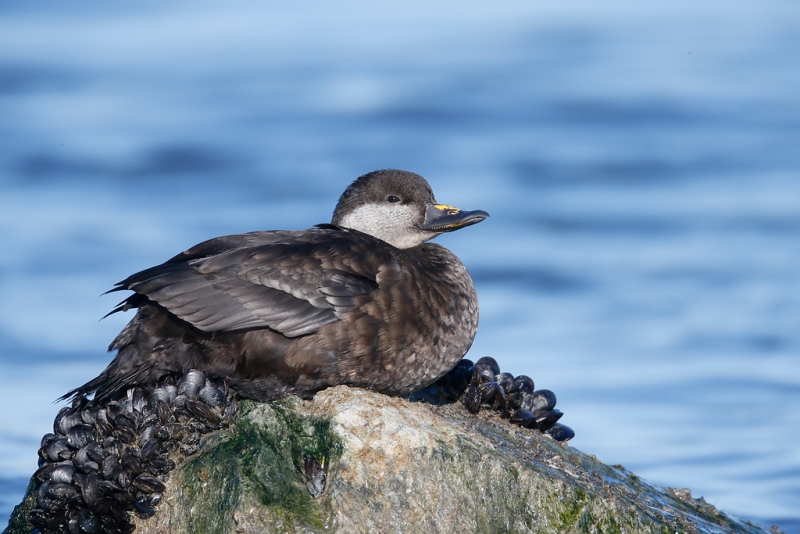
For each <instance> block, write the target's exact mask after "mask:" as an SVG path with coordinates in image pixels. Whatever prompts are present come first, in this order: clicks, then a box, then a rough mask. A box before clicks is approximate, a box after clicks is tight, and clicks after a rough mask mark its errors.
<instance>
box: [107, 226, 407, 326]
mask: <svg viewBox="0 0 800 534" xmlns="http://www.w3.org/2000/svg"><path fill="white" fill-rule="evenodd" d="M376 242H377V243H376ZM380 245H383V247H381V246H380ZM386 247H387V246H386V245H385V243H383V242H379V241H378V240H376V239H375V238H372V237H370V236H366V235H365V234H361V233H360V232H352V231H349V230H343V229H337V228H327V227H326V228H324V229H314V230H308V231H305V232H274V233H273V232H253V233H251V234H241V235H237V236H225V237H220V238H216V239H212V240H209V241H206V242H204V243H201V244H200V245H196V246H195V247H192V248H191V249H189V250H187V251H185V252H183V253H181V254H179V255H177V256H175V257H174V258H173V259H171V260H170V261H168V262H166V263H164V264H162V265H158V266H156V267H152V268H150V269H146V270H144V271H141V272H139V273H137V274H134V275H132V276H130V277H128V278H127V279H125V280H123V281H122V282H120V283H119V284H117V287H116V288H115V289H130V290H133V291H135V292H136V293H137V294H138V295H142V296H144V297H146V298H147V299H149V300H151V301H154V302H157V303H158V304H160V305H161V306H163V307H164V308H166V309H167V310H169V311H170V312H171V313H173V314H174V315H175V316H177V317H179V318H180V319H182V320H184V321H186V322H188V323H190V324H192V325H193V326H195V327H196V328H198V329H200V330H203V331H206V332H223V331H235V330H242V329H250V328H270V329H272V330H275V331H277V332H281V333H282V334H284V335H286V336H288V337H296V336H301V335H306V334H310V333H313V332H315V331H316V330H318V329H319V328H321V327H322V326H324V325H326V324H328V323H331V322H334V321H337V320H339V319H340V318H341V316H342V314H344V313H346V312H347V311H348V310H350V309H352V308H353V307H354V306H355V305H356V300H355V297H356V296H358V295H366V294H369V293H370V292H372V291H373V290H375V289H376V288H377V287H378V282H377V278H378V274H379V272H380V266H381V265H382V264H383V263H385V262H387V261H393V260H392V259H391V258H390V257H388V256H387V254H388V252H387V251H386ZM354 249H358V253H359V255H360V256H361V258H362V259H363V260H364V261H362V262H360V263H357V264H354V263H353V261H352V258H348V257H347V255H348V254H347V253H348V252H352V251H353V250H354ZM136 297H137V295H134V296H133V297H129V299H128V300H127V301H126V302H128V303H130V304H131V305H134V303H135V304H136V305H138V304H140V301H139V300H136ZM139 298H141V297H139ZM119 309H124V307H123V306H121V307H120V308H119Z"/></svg>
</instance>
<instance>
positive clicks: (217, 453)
mask: <svg viewBox="0 0 800 534" xmlns="http://www.w3.org/2000/svg"><path fill="white" fill-rule="evenodd" d="M30 499H31V496H30V495H29V496H28V497H27V501H26V502H28V503H29V502H30ZM24 507H25V502H23V504H22V505H20V511H15V515H14V516H13V517H12V523H11V525H10V526H9V529H8V532H20V531H24V530H20V529H21V528H24V527H23V526H22V525H23V524H24V522H23V521H20V520H21V519H24V514H25V513H26V512H25V510H24V509H23V508H24ZM135 522H136V532H138V533H151V532H152V533H156V532H174V533H182V532H186V533H190V532H237V533H249V532H259V533H260V532H347V533H358V532H371V533H372V532H387V533H388V532H402V533H409V532H426V533H428V532H443V533H444V532H491V533H496V532H659V533H666V532H762V533H763V532H766V531H765V530H763V529H761V528H760V527H758V526H756V525H753V524H750V523H744V522H741V521H738V520H736V519H733V518H730V517H729V516H726V515H725V514H723V513H721V512H718V511H717V510H716V509H714V508H713V507H712V506H710V505H708V504H707V503H705V501H703V500H695V499H692V498H691V496H690V495H688V494H687V492H685V491H674V490H666V489H661V488H657V487H655V486H652V485H650V484H647V483H646V482H644V481H642V480H641V479H639V478H638V477H637V476H635V475H634V474H632V473H630V472H628V471H626V470H624V469H622V468H617V467H611V466H608V465H605V464H603V463H602V462H600V461H598V460H597V459H596V458H595V457H593V456H590V455H586V454H583V453H581V452H580V451H577V450H575V449H573V448H571V447H569V446H568V445H567V444H564V443H558V442H556V441H554V440H552V439H551V438H549V437H547V436H545V435H543V434H541V433H539V432H537V431H533V430H528V429H524V428H521V427H518V426H514V425H511V424H509V423H508V422H507V421H505V420H503V419H501V418H500V417H498V416H497V415H495V414H491V413H489V414H484V413H481V414H479V415H471V414H469V413H467V412H466V410H464V409H463V407H461V406H460V405H458V404H454V405H445V406H433V405H429V404H425V403H421V402H417V403H415V402H410V401H407V400H404V399H399V398H392V397H387V396H385V395H381V394H378V393H373V392H369V391H364V390H358V389H352V388H348V387H345V386H340V387H336V388H331V389H328V390H326V391H323V392H320V393H318V394H317V395H316V397H315V398H314V399H313V400H311V401H301V400H299V399H296V398H292V399H286V400H283V401H280V402H277V403H271V404H260V403H249V402H245V403H243V405H242V412H241V415H240V417H239V420H238V422H237V423H236V424H235V425H233V426H232V427H231V428H229V429H227V430H223V431H219V432H216V433H214V434H212V435H210V436H209V437H208V438H207V439H206V442H205V444H204V445H203V447H202V448H201V452H199V453H198V454H196V455H195V456H193V457H192V458H191V459H189V460H188V461H186V462H185V463H184V464H183V465H181V466H179V467H178V469H176V470H175V471H173V472H172V473H171V474H170V475H169V479H168V483H167V489H166V491H165V492H164V498H163V499H162V501H161V503H160V504H159V505H158V509H157V512H156V514H155V515H154V516H153V517H151V518H149V519H138V518H137V519H136V521H135Z"/></svg>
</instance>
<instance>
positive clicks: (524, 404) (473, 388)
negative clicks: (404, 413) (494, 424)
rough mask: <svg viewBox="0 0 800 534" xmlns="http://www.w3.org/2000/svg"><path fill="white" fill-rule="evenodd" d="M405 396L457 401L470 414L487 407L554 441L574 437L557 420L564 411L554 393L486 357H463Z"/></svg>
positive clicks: (424, 399)
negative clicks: (434, 379) (515, 374)
mask: <svg viewBox="0 0 800 534" xmlns="http://www.w3.org/2000/svg"><path fill="white" fill-rule="evenodd" d="M409 397H410V398H411V400H422V401H427V402H432V403H434V404H447V403H452V402H456V401H457V400H458V401H461V403H462V404H463V405H464V407H466V409H467V410H468V411H469V412H470V413H473V414H476V413H478V412H479V411H480V410H481V409H491V410H494V411H495V412H498V413H499V414H500V416H501V417H504V418H507V419H508V420H509V421H510V422H512V423H514V424H517V425H520V426H523V427H526V428H532V429H535V430H539V431H540V432H542V433H544V434H547V435H548V436H550V437H552V438H553V439H555V440H556V441H569V440H570V439H572V438H574V437H575V432H574V431H573V430H572V429H571V428H570V427H568V426H566V425H564V424H561V423H559V422H558V420H559V419H561V417H562V416H563V415H564V414H563V412H561V411H560V410H557V409H556V394H555V393H553V392H552V391H550V390H549V389H539V390H537V389H535V386H534V383H533V379H531V378H530V377H528V376H525V375H519V376H514V375H512V374H511V373H503V372H500V366H499V365H498V364H497V361H496V360H495V359H494V358H491V357H489V356H485V357H483V358H481V359H479V360H478V361H477V362H475V363H473V362H472V361H471V360H468V359H466V358H464V359H463V360H461V361H460V362H458V364H457V365H456V366H455V367H454V368H453V369H452V370H451V371H450V372H449V373H447V374H446V375H444V376H443V377H442V378H440V379H439V380H438V381H436V382H435V383H434V384H433V385H431V386H429V387H428V388H426V389H424V390H421V391H418V392H416V393H412V394H411V395H410V396H409Z"/></svg>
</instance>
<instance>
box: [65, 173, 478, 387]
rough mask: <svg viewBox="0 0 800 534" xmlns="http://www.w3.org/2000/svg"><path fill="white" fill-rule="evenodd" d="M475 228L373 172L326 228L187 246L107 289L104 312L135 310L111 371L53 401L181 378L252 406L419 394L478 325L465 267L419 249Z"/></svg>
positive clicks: (425, 191) (409, 181)
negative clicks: (216, 383)
mask: <svg viewBox="0 0 800 534" xmlns="http://www.w3.org/2000/svg"><path fill="white" fill-rule="evenodd" d="M488 216H489V214H488V213H486V212H484V211H461V210H459V209H457V208H454V207H452V206H447V205H443V204H438V203H437V202H436V200H435V199H434V196H433V191H432V190H431V187H430V185H428V183H427V182H426V181H425V179H424V178H422V177H421V176H419V175H417V174H414V173H411V172H407V171H398V170H382V171H376V172H372V173H369V174H366V175H364V176H361V177H360V178H358V179H357V180H356V181H355V182H353V183H352V184H351V185H350V187H348V188H347V190H346V191H345V192H344V193H343V194H342V196H341V198H340V199H339V203H338V204H337V206H336V209H335V211H334V213H333V220H332V221H331V224H323V225H319V226H317V227H316V228H312V229H309V230H302V231H265V232H251V233H247V234H239V235H230V236H224V237H218V238H215V239H211V240H209V241H205V242H203V243H200V244H199V245H196V246H194V247H192V248H190V249H189V250H186V251H185V252H182V253H180V254H178V255H177V256H175V257H174V258H172V259H170V260H168V261H167V262H166V263H163V264H161V265H158V266H156V267H152V268H150V269H145V270H144V271H141V272H139V273H136V274H134V275H132V276H130V277H128V278H126V279H125V280H123V281H122V282H120V283H118V284H117V285H116V286H115V288H114V289H112V290H111V291H120V290H131V291H134V294H133V295H132V296H130V297H128V298H127V299H126V300H124V301H123V302H122V303H120V305H119V306H118V307H117V308H115V309H114V310H113V311H112V312H111V313H115V312H118V311H126V310H129V309H131V308H138V311H137V312H136V315H135V316H134V318H133V319H132V320H131V321H130V323H128V325H127V326H126V327H125V328H124V329H123V330H122V332H120V334H119V335H118V336H117V338H116V339H115V340H114V341H113V342H112V343H111V345H110V346H109V351H112V350H116V351H117V356H116V358H114V360H113V361H112V362H111V364H110V365H109V366H108V367H107V368H106V369H105V370H104V371H103V372H102V373H101V374H100V376H98V377H97V378H95V379H94V380H91V381H89V382H87V383H86V384H84V385H83V386H80V387H78V388H76V389H74V390H72V391H70V392H69V393H67V394H66V395H65V396H64V398H69V397H86V396H87V395H91V394H92V393H94V395H95V399H96V400H98V401H103V400H106V399H111V398H115V397H118V396H120V395H121V394H122V393H123V392H124V391H125V390H126V389H127V388H129V387H132V386H136V385H143V386H153V385H155V384H157V383H158V382H159V381H161V380H163V379H164V378H165V377H166V376H168V375H171V374H182V373H185V372H186V371H188V370H190V369H199V370H201V371H203V372H204V373H206V375H208V376H209V377H210V378H215V379H224V380H227V381H228V382H229V384H230V385H231V387H233V388H234V389H236V391H238V392H239V394H240V395H242V396H244V397H248V398H253V399H258V400H273V399H278V398H281V397H284V396H286V395H291V394H296V395H300V396H302V397H310V396H311V395H313V394H314V393H315V392H317V391H319V390H321V389H324V388H326V387H329V386H334V385H338V384H348V385H352V386H358V387H363V388H369V389H372V390H375V391H379V392H383V393H387V394H390V395H402V394H406V393H410V392H412V391H415V390H418V389H420V388H422V387H425V386H427V385H428V384H430V383H432V382H434V381H435V380H437V379H438V378H439V377H441V376H442V375H443V374H445V373H446V372H447V371H449V370H450V369H451V368H452V367H453V366H454V365H455V364H456V363H457V362H458V361H459V360H460V359H461V357H462V356H464V354H465V353H466V352H467V350H468V349H469V347H470V345H471V344H472V340H473V338H474V337H475V332H476V330H477V327H478V300H477V296H476V294H475V288H474V286H473V284H472V279H471V278H470V276H469V273H467V270H466V268H464V266H463V265H462V263H461V262H460V261H459V259H458V258H457V257H456V256H455V255H454V254H453V253H452V252H450V251H449V250H447V249H446V248H444V247H442V246H441V245H437V244H432V243H426V241H428V240H429V239H431V238H433V237H436V236H437V235H439V234H441V233H443V232H450V231H453V230H457V229H459V228H464V227H465V226H469V225H472V224H475V223H478V222H480V221H482V220H483V219H485V218H486V217H488Z"/></svg>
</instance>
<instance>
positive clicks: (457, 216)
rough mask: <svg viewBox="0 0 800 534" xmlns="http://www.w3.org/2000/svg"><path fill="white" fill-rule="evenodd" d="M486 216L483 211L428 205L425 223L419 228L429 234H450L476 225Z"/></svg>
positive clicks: (443, 205) (444, 205)
mask: <svg viewBox="0 0 800 534" xmlns="http://www.w3.org/2000/svg"><path fill="white" fill-rule="evenodd" d="M488 216H489V214H488V213H486V212H485V211H483V210H475V211H462V210H460V209H458V208H455V207H453V206H448V205H446V204H428V209H427V211H426V212H425V222H423V223H422V224H420V225H419V227H420V228H421V229H423V230H427V231H429V232H452V231H453V230H458V229H459V228H464V227H466V226H471V225H473V224H478V223H479V222H481V221H482V220H484V219H485V218H486V217H488Z"/></svg>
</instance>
